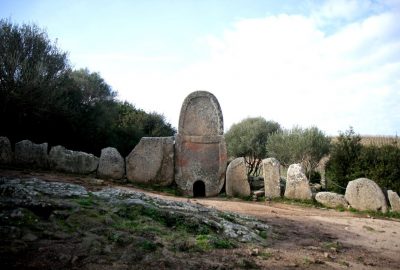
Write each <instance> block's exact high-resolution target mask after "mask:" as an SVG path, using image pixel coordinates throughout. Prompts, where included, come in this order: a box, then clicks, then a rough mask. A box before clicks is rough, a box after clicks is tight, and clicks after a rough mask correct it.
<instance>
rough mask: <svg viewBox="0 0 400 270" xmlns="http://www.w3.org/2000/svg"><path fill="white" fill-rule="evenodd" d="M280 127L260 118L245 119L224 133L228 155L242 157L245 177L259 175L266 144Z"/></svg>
mask: <svg viewBox="0 0 400 270" xmlns="http://www.w3.org/2000/svg"><path fill="white" fill-rule="evenodd" d="M279 130H280V125H279V124H278V123H277V122H274V121H266V120H265V119H264V118H262V117H255V118H246V119H244V120H242V121H241V122H239V123H237V124H234V125H232V126H231V128H230V129H229V130H228V131H227V132H226V133H225V140H226V144H227V148H228V155H229V156H233V157H244V158H245V161H246V164H247V167H248V171H247V175H255V176H257V175H259V170H260V164H261V161H262V159H263V158H265V157H266V155H267V149H266V147H265V146H266V143H267V141H268V138H269V136H270V135H271V134H273V133H274V132H277V131H279Z"/></svg>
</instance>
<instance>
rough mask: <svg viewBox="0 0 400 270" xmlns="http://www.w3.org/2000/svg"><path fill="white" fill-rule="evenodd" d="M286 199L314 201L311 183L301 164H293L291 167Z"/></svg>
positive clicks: (287, 180) (288, 174)
mask: <svg viewBox="0 0 400 270" xmlns="http://www.w3.org/2000/svg"><path fill="white" fill-rule="evenodd" d="M285 197H286V198H289V199H299V200H312V192H311V188H310V183H309V182H308V179H307V176H306V175H305V172H304V168H303V166H301V164H292V165H290V166H289V169H288V172H287V179H286V190H285Z"/></svg>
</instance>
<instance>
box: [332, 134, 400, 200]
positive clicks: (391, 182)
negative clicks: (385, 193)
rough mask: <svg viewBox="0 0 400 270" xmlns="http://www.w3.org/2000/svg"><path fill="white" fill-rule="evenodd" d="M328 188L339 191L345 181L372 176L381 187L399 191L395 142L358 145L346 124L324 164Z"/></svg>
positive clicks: (399, 168) (398, 153)
mask: <svg viewBox="0 0 400 270" xmlns="http://www.w3.org/2000/svg"><path fill="white" fill-rule="evenodd" d="M326 175H327V177H328V179H329V180H330V181H329V182H328V184H329V188H330V189H332V190H334V191H336V192H340V193H343V192H344V191H345V189H346V186H347V184H348V182H349V181H352V180H354V179H357V178H360V177H366V178H369V179H372V180H374V181H375V182H376V183H377V184H378V185H379V186H380V187H381V188H385V189H392V190H395V191H398V192H400V181H399V179H400V148H399V147H398V145H396V143H395V144H386V145H362V144H361V136H360V135H358V134H356V133H355V132H354V130H353V129H352V128H351V127H350V129H349V130H347V131H345V132H344V133H340V136H339V137H338V139H337V142H335V143H334V144H333V145H332V150H331V156H330V159H329V161H328V163H327V165H326Z"/></svg>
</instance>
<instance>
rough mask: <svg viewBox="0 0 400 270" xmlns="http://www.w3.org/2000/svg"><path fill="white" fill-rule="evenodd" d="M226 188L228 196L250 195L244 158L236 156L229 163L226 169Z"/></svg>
mask: <svg viewBox="0 0 400 270" xmlns="http://www.w3.org/2000/svg"><path fill="white" fill-rule="evenodd" d="M225 190H226V195H228V196H241V197H247V196H250V184H249V182H248V181H247V173H246V164H245V160H244V158H242V157H240V158H236V159H234V160H233V161H232V162H231V163H229V165H228V169H227V170H226V185H225Z"/></svg>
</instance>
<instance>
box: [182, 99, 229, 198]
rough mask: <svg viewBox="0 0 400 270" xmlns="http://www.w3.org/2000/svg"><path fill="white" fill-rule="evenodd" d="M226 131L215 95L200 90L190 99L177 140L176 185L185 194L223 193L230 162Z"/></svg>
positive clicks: (184, 108)
mask: <svg viewBox="0 0 400 270" xmlns="http://www.w3.org/2000/svg"><path fill="white" fill-rule="evenodd" d="M223 130H224V128H223V118H222V112H221V108H220V106H219V103H218V100H217V99H216V98H215V96H214V95H213V94H211V93H209V92H205V91H197V92H194V93H191V94H190V95H189V96H187V97H186V99H185V101H184V102H183V105H182V109H181V114H180V118H179V128H178V134H177V135H176V137H175V182H176V184H177V185H178V188H179V189H180V190H181V191H182V192H183V193H184V194H185V195H189V196H200V195H201V194H203V195H205V196H215V195H217V194H218V193H219V192H220V191H221V189H222V187H223V185H224V180H225V172H226V163H227V152H226V144H225V139H224V137H223ZM194 187H196V188H194Z"/></svg>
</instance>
